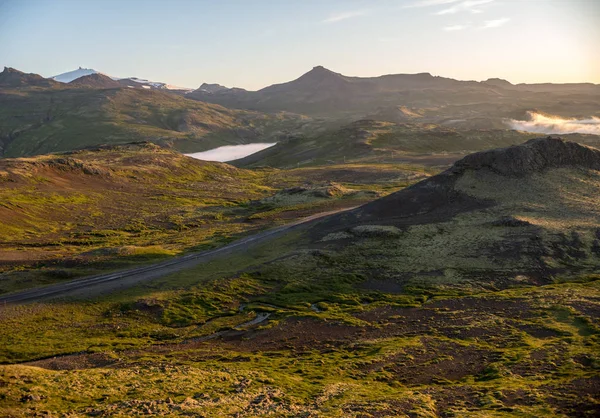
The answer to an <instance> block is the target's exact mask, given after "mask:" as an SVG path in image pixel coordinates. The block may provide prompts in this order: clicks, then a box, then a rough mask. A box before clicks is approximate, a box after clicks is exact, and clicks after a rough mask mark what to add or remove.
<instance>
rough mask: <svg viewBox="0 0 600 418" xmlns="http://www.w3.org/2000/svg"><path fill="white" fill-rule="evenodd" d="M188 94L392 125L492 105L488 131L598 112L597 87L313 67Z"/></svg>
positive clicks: (481, 111) (477, 113)
mask: <svg viewBox="0 0 600 418" xmlns="http://www.w3.org/2000/svg"><path fill="white" fill-rule="evenodd" d="M221 87H222V86H221ZM189 96H190V97H191V98H195V99H198V100H202V101H206V102H210V103H218V104H221V105H223V106H227V107H234V108H243V109H253V110H260V111H274V110H286V111H290V112H297V113H303V114H307V115H311V116H319V117H338V118H340V117H349V118H356V117H361V116H365V115H369V114H374V113H375V114H382V113H384V112H388V114H389V113H392V114H394V115H393V116H392V118H394V119H395V121H398V120H403V119H405V117H406V114H402V113H398V112H395V111H394V110H393V109H397V108H398V106H399V105H401V106H403V107H404V109H407V108H411V109H413V111H412V115H411V116H413V117H414V116H416V115H418V117H419V118H420V119H421V120H422V121H424V122H435V121H441V120H444V119H445V120H450V119H463V118H468V119H469V120H473V119H475V118H477V117H483V116H487V115H490V114H491V113H492V112H491V110H492V109H491V108H492V107H493V110H494V113H495V114H494V115H493V118H492V120H491V121H490V122H489V123H488V126H487V127H491V125H492V124H493V123H494V122H496V121H498V120H499V119H500V118H505V117H515V115H520V114H521V113H522V111H523V109H526V108H529V109H539V110H541V111H543V112H548V113H552V114H559V115H564V116H577V115H588V116H589V115H591V114H598V113H597V112H598V100H599V99H598V97H600V85H595V84H590V83H579V84H550V83H546V84H517V85H513V84H511V83H509V82H508V81H506V80H501V79H489V80H487V81H483V82H476V81H459V80H454V79H450V78H444V77H438V76H433V75H431V74H429V73H421V74H392V75H384V76H380V77H366V78H363V77H349V76H345V75H342V74H339V73H335V72H333V71H331V70H328V69H326V68H324V67H322V66H318V67H315V68H313V69H312V70H311V71H309V72H308V73H306V74H304V75H302V76H301V77H299V78H298V79H296V80H293V81H290V82H287V83H283V84H276V85H272V86H269V87H265V88H263V89H261V90H258V91H247V90H243V89H239V88H233V89H223V88H218V89H207V88H206V87H204V88H203V87H201V88H199V89H197V90H195V91H194V92H192V93H189ZM465 109H466V110H465Z"/></svg>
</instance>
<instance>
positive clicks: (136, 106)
mask: <svg viewBox="0 0 600 418" xmlns="http://www.w3.org/2000/svg"><path fill="white" fill-rule="evenodd" d="M0 84H1V85H0V93H1V94H0V156H5V157H11V156H12V157H19V156H24V155H36V154H45V153H49V152H57V151H70V150H74V149H80V148H86V147H89V146H95V145H99V144H118V143H126V142H131V141H132V140H147V141H152V142H156V143H160V144H162V145H166V146H172V147H175V148H176V149H178V150H181V151H185V152H196V151H204V150H206V149H210V148H214V147H218V146H220V145H228V144H229V145H231V144H243V143H249V142H258V141H261V142H264V141H265V140H268V139H269V138H271V137H274V138H278V137H279V136H285V135H287V134H286V132H297V131H301V130H303V129H305V127H306V125H307V123H308V122H309V120H308V119H307V118H305V117H300V116H296V115H291V114H284V113H279V114H274V115H267V114H264V113H260V112H253V111H245V110H231V109H226V108H224V107H222V106H219V105H214V104H209V103H202V102H198V101H195V100H189V99H186V98H185V97H183V96H182V95H177V94H173V93H170V92H169V91H168V90H162V89H161V90H158V89H156V90H153V89H145V88H129V86H130V85H131V84H134V83H133V82H132V81H125V82H123V80H119V81H115V80H112V79H110V78H109V77H107V76H105V75H102V74H92V75H88V76H84V77H81V78H79V79H77V80H74V81H73V82H71V83H58V82H55V81H52V80H48V79H44V78H42V77H40V76H37V75H30V74H24V73H21V72H18V71H16V70H12V69H6V70H5V71H4V72H3V73H1V74H0ZM121 84H125V87H121V88H119V86H120V85H121ZM40 86H42V87H40ZM90 87H92V88H90ZM98 89H101V90H98ZM275 141H276V140H275ZM275 141H274V142H275Z"/></svg>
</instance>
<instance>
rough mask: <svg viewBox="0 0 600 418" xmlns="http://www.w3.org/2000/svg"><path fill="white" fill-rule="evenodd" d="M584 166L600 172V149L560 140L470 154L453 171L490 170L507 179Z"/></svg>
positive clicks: (542, 140)
mask: <svg viewBox="0 0 600 418" xmlns="http://www.w3.org/2000/svg"><path fill="white" fill-rule="evenodd" d="M558 167H582V168H587V169H592V170H600V150H598V149H595V148H591V147H586V146H585V145H581V144H578V143H575V142H568V141H563V140H562V139H560V138H553V137H547V138H537V139H532V140H530V141H527V142H526V143H524V144H521V145H515V146H512V147H508V148H500V149H494V150H490V151H482V152H477V153H475V154H470V155H468V156H466V157H465V158H463V159H462V160H460V161H457V162H456V163H455V164H454V165H453V166H452V168H450V170H449V172H450V173H453V174H459V173H462V172H464V171H466V170H481V169H488V170H491V171H493V172H495V173H497V174H500V175H503V176H517V177H520V176H525V175H528V174H531V173H534V172H541V171H544V170H546V169H549V168H558Z"/></svg>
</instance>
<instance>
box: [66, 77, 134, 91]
mask: <svg viewBox="0 0 600 418" xmlns="http://www.w3.org/2000/svg"><path fill="white" fill-rule="evenodd" d="M69 86H71V87H90V88H98V89H100V88H103V89H109V88H119V87H123V84H122V83H120V82H119V81H116V80H113V79H112V78H110V77H108V76H106V75H104V74H101V73H94V74H90V75H84V76H82V77H78V78H76V79H75V80H73V81H71V82H69Z"/></svg>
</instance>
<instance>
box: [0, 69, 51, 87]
mask: <svg viewBox="0 0 600 418" xmlns="http://www.w3.org/2000/svg"><path fill="white" fill-rule="evenodd" d="M52 84H53V81H52V80H48V79H47V78H44V77H42V76H41V75H39V74H32V73H30V74H27V73H24V72H23V71H19V70H17V69H15V68H12V67H4V71H2V72H1V73H0V86H3V87H27V86H43V87H50V86H52Z"/></svg>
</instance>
